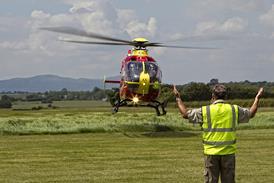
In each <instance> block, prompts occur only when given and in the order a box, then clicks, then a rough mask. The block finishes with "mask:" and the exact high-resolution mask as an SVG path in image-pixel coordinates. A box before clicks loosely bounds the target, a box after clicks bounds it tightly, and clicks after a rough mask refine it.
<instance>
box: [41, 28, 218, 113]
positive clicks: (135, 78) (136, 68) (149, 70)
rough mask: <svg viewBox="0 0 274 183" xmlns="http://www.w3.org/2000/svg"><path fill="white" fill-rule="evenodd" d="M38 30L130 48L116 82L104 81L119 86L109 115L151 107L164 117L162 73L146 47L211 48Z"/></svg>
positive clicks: (76, 32)
mask: <svg viewBox="0 0 274 183" xmlns="http://www.w3.org/2000/svg"><path fill="white" fill-rule="evenodd" d="M41 29H42V30H47V31H52V32H58V33H64V34H70V35H76V36H82V37H87V38H93V39H97V40H103V41H79V40H68V39H65V40H62V41H65V42H72V43H81V44H95V45H114V46H121V45H122V46H123V45H124V46H125V45H129V46H133V48H132V49H131V50H128V54H127V56H126V58H125V59H123V61H122V64H121V70H120V80H104V82H105V83H116V84H119V85H120V87H119V95H118V97H117V101H116V102H115V103H114V106H113V113H117V112H118V110H119V108H120V107H122V106H147V107H152V108H154V109H155V110H156V114H157V115H158V116H159V115H165V114H166V110H165V108H166V106H167V100H166V101H164V102H159V101H158V100H157V98H158V96H159V94H160V88H161V87H160V85H161V83H162V71H161V69H160V67H159V65H158V64H157V63H156V60H154V59H153V58H152V57H150V56H149V54H148V49H147V47H166V48H183V49H215V48H207V47H190V46H174V45H165V44H163V43H157V42H149V41H148V40H147V39H145V38H135V39H133V40H132V41H128V40H123V39H117V38H112V37H109V36H104V35H101V34H97V33H92V32H86V31H84V30H79V29H76V28H72V27H44V28H41ZM160 108H161V110H160ZM160 111H161V112H160Z"/></svg>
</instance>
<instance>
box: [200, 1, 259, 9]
mask: <svg viewBox="0 0 274 183" xmlns="http://www.w3.org/2000/svg"><path fill="white" fill-rule="evenodd" d="M199 2H200V1H199ZM200 3H201V2H200ZM201 4H202V5H203V6H204V7H209V8H214V9H227V10H233V11H240V12H250V11H254V10H261V9H262V8H263V6H264V2H263V1H262V0H240V1H239V0H229V1H228V0H204V1H203V2H202V3H201Z"/></svg>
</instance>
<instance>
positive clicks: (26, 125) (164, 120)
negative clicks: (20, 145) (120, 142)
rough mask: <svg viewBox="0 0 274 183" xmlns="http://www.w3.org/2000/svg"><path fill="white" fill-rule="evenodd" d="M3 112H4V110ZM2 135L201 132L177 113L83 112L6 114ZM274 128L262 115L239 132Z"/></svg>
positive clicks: (269, 116)
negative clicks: (160, 114) (159, 114)
mask: <svg viewBox="0 0 274 183" xmlns="http://www.w3.org/2000/svg"><path fill="white" fill-rule="evenodd" d="M2 112H3V111H2ZM0 116H1V117H0V134H2V135H5V134H65V133H89V132H159V131H185V130H195V131H198V130H200V126H199V125H197V126H193V125H192V124H190V123H188V121H186V120H184V119H182V117H181V115H180V114H179V113H178V112H177V110H176V112H175V111H172V112H169V113H167V115H165V116H160V117H158V116H156V115H155V113H154V112H144V111H140V112H138V111H137V112H132V111H131V112H129V111H124V112H119V113H117V114H115V115H112V114H111V113H110V112H94V111H83V110H41V111H6V112H5V113H3V114H1V115H0ZM252 128H274V112H260V113H258V114H257V116H256V117H255V118H253V119H252V120H251V121H250V123H249V124H243V125H240V126H239V129H252Z"/></svg>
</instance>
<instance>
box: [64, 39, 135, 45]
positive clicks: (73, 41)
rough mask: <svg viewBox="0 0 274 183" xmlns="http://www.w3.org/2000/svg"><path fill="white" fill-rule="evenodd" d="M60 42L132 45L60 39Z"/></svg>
mask: <svg viewBox="0 0 274 183" xmlns="http://www.w3.org/2000/svg"><path fill="white" fill-rule="evenodd" d="M60 41H64V42H70V43H80V44H95V45H115V46H116V45H117V46H118V45H119V46H128V45H133V44H128V43H115V42H96V41H76V40H65V39H60Z"/></svg>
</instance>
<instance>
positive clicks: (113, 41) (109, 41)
mask: <svg viewBox="0 0 274 183" xmlns="http://www.w3.org/2000/svg"><path fill="white" fill-rule="evenodd" d="M40 29H41V30H47V31H51V32H58V33H64V34H70V35H75V36H81V37H86V38H93V39H97V40H102V41H80V40H67V39H62V40H61V41H64V42H72V43H81V44H95V45H113V46H125V45H130V46H134V47H135V48H137V49H138V48H146V47H164V48H183V49H216V48H210V47H193V46H177V45H165V44H163V43H158V42H149V41H148V40H147V39H145V38H136V39H133V40H132V41H128V40H123V39H117V38H113V37H109V36H105V35H101V34H97V33H92V32H86V31H84V30H79V29H76V28H73V27H43V28H40Z"/></svg>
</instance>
